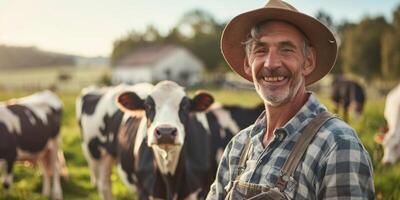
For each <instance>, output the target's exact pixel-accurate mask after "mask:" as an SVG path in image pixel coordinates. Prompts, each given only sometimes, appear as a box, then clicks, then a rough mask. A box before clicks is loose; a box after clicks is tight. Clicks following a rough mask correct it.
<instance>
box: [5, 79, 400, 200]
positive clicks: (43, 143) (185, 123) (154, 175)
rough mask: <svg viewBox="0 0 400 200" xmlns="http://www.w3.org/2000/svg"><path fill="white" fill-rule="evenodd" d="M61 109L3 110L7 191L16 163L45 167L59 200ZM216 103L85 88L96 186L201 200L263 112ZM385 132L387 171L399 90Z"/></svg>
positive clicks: (86, 145) (18, 105)
mask: <svg viewBox="0 0 400 200" xmlns="http://www.w3.org/2000/svg"><path fill="white" fill-rule="evenodd" d="M62 109H63V103H62V101H61V100H60V99H59V98H58V97H57V96H56V95H55V94H54V93H52V92H50V91H44V92H40V93H36V94H33V95H31V96H28V97H24V98H20V99H13V100H10V101H7V102H2V103H0V169H2V171H4V172H5V173H4V178H3V187H4V188H6V189H7V188H9V187H10V184H11V182H12V179H13V175H12V168H13V164H14V162H15V161H17V160H27V161H29V162H32V163H36V162H37V163H40V165H41V166H43V186H42V193H43V194H44V195H47V196H51V197H52V199H62V198H63V195H62V189H61V184H60V175H61V174H62V172H61V171H62V170H64V171H65V169H63V167H65V163H64V156H63V153H62V149H61V148H60V142H61V141H60V140H61V136H60V134H59V131H60V126H61V115H62ZM263 109H264V105H258V106H256V107H254V108H244V107H240V106H227V105H222V104H220V103H218V102H214V98H213V97H212V95H210V94H208V93H206V92H204V91H200V92H198V93H196V94H195V96H194V97H189V96H188V95H187V94H186V92H185V90H184V88H183V87H181V86H179V85H178V84H176V83H175V82H172V81H162V82H160V83H158V84H156V85H151V84H147V83H141V84H136V85H119V86H114V87H102V88H99V87H88V88H84V89H83V90H82V91H81V94H80V95H79V97H78V98H77V100H76V117H77V120H78V123H79V126H80V129H81V133H82V150H83V154H84V156H85V158H86V160H87V162H88V164H89V168H90V171H91V182H92V183H93V185H94V186H96V187H97V189H98V191H99V194H100V196H101V197H102V198H103V199H106V200H109V199H112V191H111V188H112V187H111V184H112V182H111V178H110V176H111V172H112V166H113V163H116V164H117V168H118V174H119V176H120V178H121V179H122V180H123V182H124V183H125V185H126V186H127V187H128V188H130V189H131V190H133V191H135V192H136V193H137V194H138V195H139V199H202V198H204V197H205V195H206V194H207V192H208V189H209V186H210V184H211V182H212V181H213V180H214V178H215V172H216V170H217V165H218V162H219V159H220V157H221V155H222V153H223V150H224V148H225V146H226V145H227V144H228V142H229V140H230V139H231V138H232V137H233V136H234V134H236V133H237V132H238V131H239V130H240V129H243V128H245V127H246V126H249V125H250V124H251V123H252V122H254V121H255V119H256V118H257V117H258V116H259V115H260V113H261V112H262V111H263ZM385 118H386V120H387V122H388V131H387V133H386V134H385V135H384V136H380V137H379V138H380V139H381V140H382V144H383V146H384V154H385V155H384V158H383V162H384V163H394V162H395V161H396V159H397V158H398V157H399V156H398V155H400V85H399V86H397V87H396V88H395V89H393V90H392V91H391V92H390V93H389V94H388V96H387V102H386V107H385Z"/></svg>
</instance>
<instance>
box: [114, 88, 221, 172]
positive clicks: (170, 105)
mask: <svg viewBox="0 0 400 200" xmlns="http://www.w3.org/2000/svg"><path fill="white" fill-rule="evenodd" d="M213 101H214V100H213V97H212V96H211V95H210V94H208V93H205V92H200V93H197V95H195V96H194V97H193V98H189V97H187V96H186V93H185V91H184V89H183V87H181V86H179V85H178V84H176V83H175V82H172V81H162V82H160V83H158V84H157V85H155V86H154V88H153V90H152V91H151V92H150V94H149V95H148V97H147V98H146V99H145V100H142V99H141V98H139V97H138V95H136V94H135V93H134V92H124V93H122V94H120V95H119V96H118V98H117V104H118V106H119V107H120V108H121V109H122V110H123V111H125V112H128V113H129V112H135V111H141V110H142V111H145V113H146V118H145V119H146V120H147V133H146V134H147V144H148V145H149V146H151V147H152V148H153V151H154V152H155V156H156V159H160V158H162V160H164V161H159V160H158V161H157V162H167V163H164V165H168V163H170V162H177V159H178V157H179V154H180V150H181V148H182V146H183V142H184V139H185V125H186V123H187V122H188V120H189V118H190V114H191V113H192V112H201V111H205V110H206V109H208V107H209V106H210V105H211V104H212V103H213ZM157 157H159V158H157ZM159 165H160V163H159ZM170 172H171V171H170ZM171 173H173V171H172V172H171Z"/></svg>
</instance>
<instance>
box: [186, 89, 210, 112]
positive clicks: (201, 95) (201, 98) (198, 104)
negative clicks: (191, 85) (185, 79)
mask: <svg viewBox="0 0 400 200" xmlns="http://www.w3.org/2000/svg"><path fill="white" fill-rule="evenodd" d="M212 103H214V98H213V97H212V96H211V94H208V93H206V92H198V93H197V94H196V96H194V97H193V99H192V100H191V110H192V111H200V112H201V111H205V110H207V109H208V108H209V107H210V106H211V104H212Z"/></svg>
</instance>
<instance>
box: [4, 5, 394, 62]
mask: <svg viewBox="0 0 400 200" xmlns="http://www.w3.org/2000/svg"><path fill="white" fill-rule="evenodd" d="M287 2H288V3H290V4H292V5H293V6H295V7H296V8H297V9H298V10H300V11H302V12H304V13H306V14H308V15H315V14H316V13H317V11H319V10H323V11H325V12H326V13H328V14H329V15H330V16H331V17H332V18H333V20H334V22H341V21H343V20H347V21H351V22H358V21H360V19H362V17H364V16H366V15H368V16H377V15H383V16H385V17H386V19H387V20H389V21H390V20H391V14H392V13H393V10H394V9H395V8H396V7H397V6H399V5H400V0H287ZM383 2H384V3H383ZM265 3H266V1H264V0H0V44H3V45H9V46H36V47H38V48H40V49H42V50H46V51H56V52H60V53H67V54H74V55H82V56H109V55H110V53H111V51H112V44H113V41H115V40H116V39H117V38H119V37H121V36H123V35H126V34H127V33H128V32H129V31H131V30H136V31H143V30H144V29H145V28H146V27H147V26H148V25H150V24H152V25H154V26H155V27H156V28H158V29H159V30H160V31H161V32H162V33H164V34H166V33H168V31H169V30H170V29H171V28H172V27H173V26H175V25H176V24H177V22H178V20H179V19H180V18H181V17H182V15H183V14H184V13H186V12H188V11H190V10H193V9H202V10H205V11H208V12H209V13H210V14H211V15H212V16H214V18H215V19H216V20H217V21H218V22H225V21H228V20H230V19H231V18H233V17H234V16H236V15H238V14H240V13H242V12H245V11H249V10H252V9H256V8H260V7H262V6H264V5H265Z"/></svg>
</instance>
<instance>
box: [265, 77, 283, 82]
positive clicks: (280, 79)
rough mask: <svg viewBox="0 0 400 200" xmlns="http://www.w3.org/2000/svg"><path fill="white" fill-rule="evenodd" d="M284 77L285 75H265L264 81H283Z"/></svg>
mask: <svg viewBox="0 0 400 200" xmlns="http://www.w3.org/2000/svg"><path fill="white" fill-rule="evenodd" d="M284 78H285V77H283V76H271V77H264V81H268V82H276V81H282V80H283V79H284Z"/></svg>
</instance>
